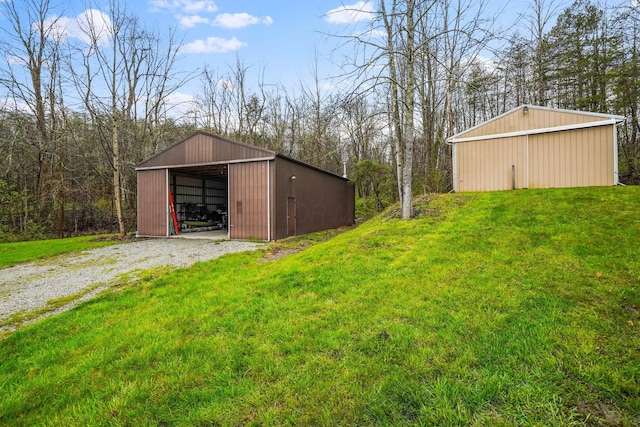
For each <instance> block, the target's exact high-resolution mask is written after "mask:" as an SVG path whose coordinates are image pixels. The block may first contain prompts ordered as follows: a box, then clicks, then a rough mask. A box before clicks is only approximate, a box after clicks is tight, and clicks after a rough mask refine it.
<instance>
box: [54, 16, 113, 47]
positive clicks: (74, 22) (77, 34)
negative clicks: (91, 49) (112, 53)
mask: <svg viewBox="0 0 640 427" xmlns="http://www.w3.org/2000/svg"><path fill="white" fill-rule="evenodd" d="M45 25H46V26H47V27H50V28H51V32H50V37H52V38H54V39H56V40H57V41H60V42H66V41H67V40H68V39H69V38H70V37H71V38H75V39H78V40H80V41H82V42H84V43H87V44H89V43H91V41H92V40H94V39H95V41H96V43H97V44H98V45H99V46H104V45H108V44H109V33H110V30H111V19H110V18H109V15H107V14H105V13H103V12H101V11H100V10H98V9H87V10H85V11H83V12H81V13H80V14H78V15H77V16H76V17H74V18H68V17H65V16H52V17H49V18H47V20H46V21H45Z"/></svg>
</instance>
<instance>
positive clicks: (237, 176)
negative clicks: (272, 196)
mask: <svg viewBox="0 0 640 427" xmlns="http://www.w3.org/2000/svg"><path fill="white" fill-rule="evenodd" d="M266 172H267V162H266V161H265V162H251V163H237V164H232V165H229V194H230V197H229V205H230V206H229V221H230V223H229V226H230V238H232V239H247V238H255V239H260V240H267V239H268V237H269V236H268V230H267V173H266ZM238 202H240V203H241V208H240V209H239V204H238Z"/></svg>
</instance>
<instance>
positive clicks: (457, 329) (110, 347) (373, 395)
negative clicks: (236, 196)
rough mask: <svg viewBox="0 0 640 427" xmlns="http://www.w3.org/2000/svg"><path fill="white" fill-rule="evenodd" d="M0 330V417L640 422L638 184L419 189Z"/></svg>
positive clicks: (192, 422)
mask: <svg viewBox="0 0 640 427" xmlns="http://www.w3.org/2000/svg"><path fill="white" fill-rule="evenodd" d="M418 210H419V212H420V213H421V216H420V217H419V218H417V219H414V220H410V221H400V220H396V219H390V218H388V217H380V218H376V219H374V220H372V221H369V222H368V223H365V224H363V225H362V226H360V227H358V228H356V229H354V230H351V231H349V232H346V233H344V234H341V235H339V236H337V237H335V238H333V239H331V240H330V241H327V242H324V243H320V244H317V245H315V246H313V247H311V248H308V249H306V250H304V251H302V252H300V253H297V254H294V255H291V256H288V257H286V258H282V259H279V260H277V261H272V262H264V260H261V259H260V258H261V255H262V254H260V253H254V254H238V255H233V256H229V257H225V258H223V259H219V260H216V261H212V262H208V263H200V264H197V265H196V266H195V267H192V268H189V269H180V270H176V271H175V272H173V273H171V274H170V275H168V276H163V277H160V278H153V277H149V278H148V279H147V280H145V281H143V283H138V284H137V285H136V286H131V287H125V288H123V289H121V290H119V291H115V292H111V293H108V294H105V295H103V296H101V297H99V298H97V299H95V300H93V301H91V302H89V303H85V304H83V305H81V306H80V307H77V308H76V309H74V310H72V311H71V312H68V313H64V314H62V315H59V316H56V317H53V318H49V319H46V320H44V321H42V322H40V323H38V324H36V325H33V326H31V327H28V328H25V329H23V330H21V331H19V332H17V333H15V334H14V335H13V336H11V337H9V338H7V339H5V340H4V341H2V342H0V360H1V363H0V424H13V425H136V426H144V425H172V426H173V425H184V426H198V425H203V426H204V425H286V424H290V425H407V424H420V425H505V426H510V425H553V426H557V425H628V426H632V425H640V315H639V313H638V306H639V305H640V253H639V251H638V243H639V242H640V188H637V187H626V188H586V189H567V190H535V191H534V190H529V191H514V192H500V193H486V194H455V195H441V196H432V197H427V198H425V199H423V200H422V201H421V202H420V203H419V206H418Z"/></svg>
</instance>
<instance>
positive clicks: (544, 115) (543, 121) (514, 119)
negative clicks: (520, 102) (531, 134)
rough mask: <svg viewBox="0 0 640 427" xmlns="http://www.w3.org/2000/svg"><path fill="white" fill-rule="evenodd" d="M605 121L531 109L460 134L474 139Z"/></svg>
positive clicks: (593, 117)
mask: <svg viewBox="0 0 640 427" xmlns="http://www.w3.org/2000/svg"><path fill="white" fill-rule="evenodd" d="M600 120H603V119H602V118H601V117H596V116H589V115H584V114H578V113H568V112H565V111H550V110H537V109H535V108H529V112H528V113H527V114H524V113H523V112H522V110H516V111H514V112H512V113H511V114H508V115H506V116H504V117H502V118H500V119H497V120H493V121H490V122H488V123H487V124H486V125H484V126H480V127H479V128H477V129H474V130H472V131H469V132H468V133H463V134H460V135H459V137H460V138H462V137H465V138H466V137H473V136H483V135H495V134H499V133H507V132H517V131H524V130H532V129H543V128H548V127H553V126H563V125H570V124H578V123H589V122H596V121H600Z"/></svg>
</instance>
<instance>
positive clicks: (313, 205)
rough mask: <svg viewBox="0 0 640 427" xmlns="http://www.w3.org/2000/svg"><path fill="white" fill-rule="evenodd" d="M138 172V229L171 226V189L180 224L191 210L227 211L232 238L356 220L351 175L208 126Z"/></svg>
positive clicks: (166, 231) (164, 232) (164, 230)
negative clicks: (215, 131) (213, 131)
mask: <svg viewBox="0 0 640 427" xmlns="http://www.w3.org/2000/svg"><path fill="white" fill-rule="evenodd" d="M136 172H137V176H138V235H139V236H158V237H163V236H169V235H170V234H171V230H172V226H171V223H172V221H173V219H172V216H171V212H170V203H169V197H170V194H169V193H170V191H169V189H170V190H171V196H175V200H174V208H175V212H176V216H177V218H178V221H179V222H180V225H179V228H181V226H184V221H183V220H184V216H185V215H187V213H191V214H193V215H195V216H198V215H201V214H202V215H203V217H206V215H207V214H212V213H214V212H221V211H223V213H224V215H225V216H226V215H228V220H227V221H226V223H227V225H228V230H229V233H228V236H229V238H231V239H247V238H255V239H259V240H267V241H269V240H277V239H282V238H285V237H288V236H294V235H301V234H307V233H312V232H315V231H321V230H327V229H331V228H337V227H341V226H348V225H352V224H353V223H354V221H355V220H354V218H355V187H354V185H353V183H352V182H350V181H349V180H348V179H346V178H343V177H341V176H338V175H335V174H332V173H330V172H327V171H324V170H322V169H319V168H316V167H314V166H311V165H308V164H306V163H303V162H300V161H297V160H294V159H291V158H289V157H286V156H283V155H281V154H278V153H276V152H275V151H271V150H267V149H265V148H260V147H255V146H252V145H248V144H244V143H241V142H238V141H233V140H230V139H227V138H222V137H219V136H216V135H212V134H208V133H206V132H196V133H195V134H193V135H191V136H189V137H188V138H186V139H184V140H182V141H180V142H178V143H176V144H174V145H172V146H170V147H168V148H166V149H165V150H163V151H161V152H159V153H157V154H156V155H154V156H153V157H151V158H150V159H149V160H147V161H145V162H144V163H142V164H140V165H139V166H138V167H137V168H136ZM195 209H197V212H195V211H194V210H195ZM174 228H175V227H174Z"/></svg>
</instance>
